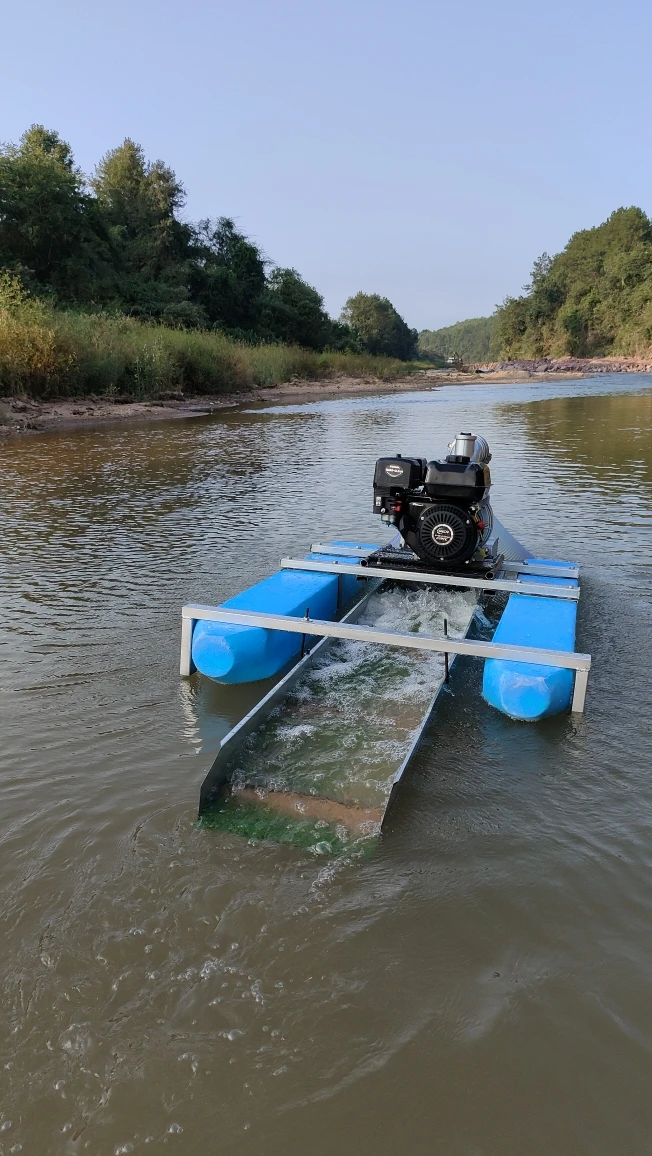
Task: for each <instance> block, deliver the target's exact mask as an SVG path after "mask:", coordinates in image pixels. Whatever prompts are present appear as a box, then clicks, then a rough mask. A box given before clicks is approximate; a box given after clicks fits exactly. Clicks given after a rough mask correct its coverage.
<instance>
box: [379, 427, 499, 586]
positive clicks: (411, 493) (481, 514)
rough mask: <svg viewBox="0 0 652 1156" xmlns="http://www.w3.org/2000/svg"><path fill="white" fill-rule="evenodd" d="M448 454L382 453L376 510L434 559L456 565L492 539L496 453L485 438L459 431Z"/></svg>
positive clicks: (421, 552) (434, 562)
mask: <svg viewBox="0 0 652 1156" xmlns="http://www.w3.org/2000/svg"><path fill="white" fill-rule="evenodd" d="M476 442H479V443H481V444H480V445H479V446H478V450H479V452H478V454H477V456H478V457H482V459H483V460H482V461H477V460H476V461H474V460H472V459H471V457H470V456H468V454H467V453H466V452H465V453H456V452H453V453H450V454H449V455H448V456H447V457H446V458H445V459H443V460H433V461H426V460H425V459H424V458H417V457H403V456H402V455H401V454H396V455H395V456H394V457H386V458H379V460H378V461H377V463H376V469H375V471H374V512H375V513H377V514H380V516H381V517H382V519H383V521H385V522H386V523H387V524H388V525H393V526H396V527H397V528H398V530H399V531H400V533H401V535H402V537H403V539H404V541H405V543H406V544H407V545H408V546H409V547H410V548H411V549H412V550H414V552H415V554H417V556H418V557H419V558H421V559H422V560H423V561H424V562H426V563H428V564H430V565H437V566H441V567H442V568H444V569H445V568H446V567H455V566H460V565H464V564H465V563H467V562H469V561H470V559H471V558H473V555H474V554H476V552H477V551H478V550H479V549H480V547H481V546H482V545H483V544H484V543H485V542H486V541H487V539H488V538H489V535H490V533H491V529H492V525H493V514H492V511H491V506H490V504H489V490H490V487H491V474H490V472H489V466H488V464H487V462H488V460H489V458H490V457H491V454H489V447H488V446H487V444H486V442H485V441H484V439H483V438H476V437H475V435H473V434H459V435H458V437H457V438H456V440H455V443H454V444H452V445H451V447H450V448H451V449H452V450H457V449H458V448H463V449H464V450H465V451H466V450H469V449H470V450H471V451H473V452H474V451H475V443H476Z"/></svg>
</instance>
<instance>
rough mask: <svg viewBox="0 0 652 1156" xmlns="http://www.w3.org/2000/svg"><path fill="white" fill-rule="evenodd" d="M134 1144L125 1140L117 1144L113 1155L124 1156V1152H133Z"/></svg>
mask: <svg viewBox="0 0 652 1156" xmlns="http://www.w3.org/2000/svg"><path fill="white" fill-rule="evenodd" d="M133 1150H134V1146H133V1144H130V1143H129V1142H127V1143H126V1144H118V1147H117V1148H116V1150H115V1156H124V1154H125V1153H126V1152H133Z"/></svg>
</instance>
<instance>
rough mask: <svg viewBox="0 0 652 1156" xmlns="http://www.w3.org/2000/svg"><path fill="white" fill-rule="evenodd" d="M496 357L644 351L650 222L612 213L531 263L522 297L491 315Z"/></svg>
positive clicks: (651, 316)
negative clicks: (551, 254)
mask: <svg viewBox="0 0 652 1156" xmlns="http://www.w3.org/2000/svg"><path fill="white" fill-rule="evenodd" d="M492 346H493V349H494V351H495V354H496V356H497V357H502V358H519V357H523V358H531V357H542V356H544V357H562V356H564V355H566V354H571V355H574V356H577V357H591V356H593V357H596V356H601V355H604V354H607V353H612V354H617V353H620V354H632V355H640V354H644V353H645V352H646V351H647V350H649V349H650V347H651V346H652V222H651V221H650V220H649V218H648V217H647V216H646V215H645V213H644V212H643V211H642V210H641V209H637V208H629V209H617V210H616V212H615V213H612V215H611V216H610V217H609V219H608V220H607V221H605V222H604V224H602V225H598V226H597V227H596V228H594V229H583V230H582V231H581V232H579V233H575V234H574V235H573V236H572V237H571V239H570V241H569V242H568V244H567V246H566V248H565V249H564V250H563V251H562V252H561V253H559V254H558V255H557V256H556V257H552V258H551V257H549V256H548V255H547V254H546V253H544V254H543V256H542V257H540V258H539V260H538V261H536V262H535V265H534V269H533V270H532V278H531V283H530V284H529V285H528V286H526V289H525V293H524V295H523V296H522V297H508V298H507V299H506V300H505V302H504V303H503V305H502V306H501V307H500V308H499V309H498V310H497V312H496V314H495V329H494V337H493V342H492Z"/></svg>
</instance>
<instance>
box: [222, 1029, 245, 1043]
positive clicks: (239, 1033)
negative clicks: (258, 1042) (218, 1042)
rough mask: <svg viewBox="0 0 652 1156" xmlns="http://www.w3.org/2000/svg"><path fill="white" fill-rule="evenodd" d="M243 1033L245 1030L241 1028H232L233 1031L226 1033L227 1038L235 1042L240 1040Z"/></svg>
mask: <svg viewBox="0 0 652 1156" xmlns="http://www.w3.org/2000/svg"><path fill="white" fill-rule="evenodd" d="M243 1035H244V1032H242V1031H240V1028H231V1031H230V1032H227V1033H226V1038H227V1040H230V1041H231V1043H233V1041H234V1040H238V1039H239V1038H240V1036H243Z"/></svg>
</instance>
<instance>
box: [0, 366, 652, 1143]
mask: <svg viewBox="0 0 652 1156" xmlns="http://www.w3.org/2000/svg"><path fill="white" fill-rule="evenodd" d="M651 425H652V378H650V377H643V376H639V377H636V376H628V377H605V378H600V379H597V380H595V381H590V380H574V381H565V382H564V381H560V382H551V383H550V384H545V385H541V384H537V385H505V386H496V385H478V386H477V387H476V386H452V387H450V386H449V387H444V388H438V389H436V390H433V391H429V392H415V393H408V394H399V395H396V394H386V395H381V396H377V397H357V396H356V397H354V398H350V399H348V398H338V399H337V400H324V401H310V402H306V403H305V404H287V405H278V406H275V407H270V406H268V407H266V408H265V407H261V408H256V407H253V406H252V407H251V408H249V409H246V408H245V409H241V410H239V411H224V412H222V413H220V414H218V415H215V416H213V417H210V418H206V419H203V418H201V419H193V420H192V421H187V422H161V423H160V424H150V425H145V424H141V425H132V426H127V425H125V426H115V427H111V428H106V427H105V428H98V429H91V428H86V429H78V430H74V431H61V432H58V433H50V434H47V435H35V436H32V437H29V438H25V439H23V440H15V441H9V442H7V443H5V444H4V445H3V446H2V448H1V450H0V454H1V457H0V481H1V485H2V500H1V504H0V531H1V539H0V589H1V591H2V598H1V600H0V601H1V612H0V613H1V618H0V657H1V664H0V734H1V736H2V743H1V751H0V767H1V776H0V806H1V811H2V828H1V835H0V863H1V872H0V894H1V902H2V911H3V916H4V926H5V929H6V930H5V935H4V949H3V952H2V957H1V961H0V968H1V972H0V977H1V982H2V991H3V995H2V1024H3V1044H2V1052H3V1054H2V1058H1V1065H2V1066H1V1067H0V1071H1V1072H2V1077H3V1079H2V1085H3V1093H2V1099H1V1103H0V1154H1V1156H5V1154H8V1153H16V1152H23V1153H25V1154H26V1156H28V1154H29V1156H32V1154H33V1156H50V1154H53V1156H59V1154H61V1156H78V1154H82V1153H89V1154H91V1156H114V1154H116V1156H120V1154H122V1153H128V1152H133V1153H135V1154H137V1156H139V1154H141V1153H143V1154H146V1153H156V1152H159V1151H160V1152H162V1153H167V1152H170V1153H174V1152H178V1153H180V1154H183V1156H196V1154H197V1156H199V1154H200V1153H202V1154H203V1153H209V1152H210V1153H213V1152H215V1153H220V1154H222V1153H225V1154H229V1156H230V1154H237V1156H254V1154H255V1156H262V1154H264V1156H300V1154H303V1153H309V1154H310V1156H330V1154H331V1153H333V1152H345V1153H355V1154H356V1156H394V1154H395V1153H399V1152H401V1153H402V1152H405V1153H410V1156H430V1154H431V1153H437V1154H438V1156H553V1154H554V1156H557V1154H562V1153H563V1154H564V1156H566V1154H567V1153H569V1154H572V1156H624V1154H627V1156H644V1154H647V1153H652V1108H651V1104H650V1085H651V1083H652V999H651V998H650V987H651V983H652V887H651V878H652V875H651V868H652V774H651V770H652V768H651V759H650V755H651V752H652V733H651V728H652V723H651V719H652V693H651V690H650V662H649V655H650V649H651V645H652V629H651V615H650V603H651V599H652V575H651V568H650V549H651V546H652V538H651V523H652V517H651V498H652V435H651V433H650V429H651ZM469 427H473V429H474V431H476V432H478V433H482V434H483V435H484V436H485V437H487V438H488V440H489V443H490V446H491V449H492V451H493V455H494V459H493V462H492V473H493V478H494V490H493V502H494V506H495V509H496V512H497V514H498V516H499V517H500V518H501V519H502V520H503V521H504V522H505V523H506V525H507V526H508V527H509V528H510V529H511V530H512V531H513V532H514V533H516V534H517V535H518V536H519V537H521V538H522V539H523V540H524V541H526V542H527V543H528V544H531V545H532V546H533V547H535V548H536V550H537V552H539V553H540V554H542V555H544V556H552V557H563V558H570V559H574V560H575V559H576V560H578V561H579V562H581V563H582V564H583V566H584V571H583V584H582V599H581V601H580V615H579V630H578V649H580V650H583V651H588V652H590V653H591V654H592V656H593V663H594V665H593V670H592V673H591V678H590V682H589V694H588V700H587V710H586V714H585V715H584V716H573V715H564V716H558V717H556V718H552V719H549V720H547V721H545V722H544V723H541V724H538V725H526V724H517V723H514V722H511V721H510V720H508V719H507V718H505V717H503V716H502V715H500V714H498V713H497V712H495V711H493V710H492V709H491V708H490V707H489V706H487V705H486V704H484V703H483V701H482V699H481V698H480V695H479V686H480V677H481V669H480V665H479V664H478V663H477V662H474V661H469V660H461V661H460V662H459V663H458V664H457V666H456V669H455V672H454V678H453V682H452V692H451V693H450V694H448V695H446V696H445V697H444V700H443V701H442V703H441V704H440V707H439V708H438V711H437V714H436V716H435V718H434V721H433V724H432V726H431V728H430V730H429V732H428V735H427V738H426V741H425V742H424V744H423V746H422V748H421V749H420V752H419V754H418V756H417V758H416V760H415V762H414V763H413V765H412V767H411V769H410V771H409V774H408V776H407V779H406V782H405V785H404V787H403V790H402V794H401V796H400V798H399V800H398V803H397V806H396V808H395V810H394V811H393V813H392V816H391V819H390V822H389V824H388V829H387V832H386V834H385V835H383V838H382V840H381V842H380V845H379V847H378V850H377V852H376V854H375V855H373V856H371V857H370V858H367V859H363V860H360V859H357V860H347V859H346V858H344V859H330V858H328V857H324V856H318V855H315V854H313V853H310V852H308V851H301V850H297V849H296V848H292V847H284V846H279V845H277V844H273V843H261V842H258V843H255V842H252V843H249V842H247V841H245V840H243V839H240V838H238V837H237V836H235V835H233V834H225V833H223V832H219V831H212V830H202V829H200V828H198V827H197V825H196V821H195V820H196V812H197V802H198V791H199V785H200V782H201V780H202V778H203V776H204V774H205V772H206V770H207V768H208V766H209V765H210V763H211V760H212V756H213V754H214V752H215V749H216V745H217V743H218V741H219V738H220V736H221V735H223V734H224V733H225V732H226V731H227V730H228V729H229V728H230V726H231V725H233V723H234V722H235V721H236V720H237V719H238V718H239V717H240V716H241V715H242V714H243V713H244V711H245V709H247V708H249V707H250V706H251V705H252V704H253V702H254V701H256V699H257V697H258V688H256V687H244V688H243V687H240V688H238V687H233V688H220V687H218V686H217V685H212V684H207V683H205V682H204V683H202V682H201V680H200V679H199V678H194V679H193V680H191V681H190V682H181V681H180V680H179V677H178V647H179V631H180V614H179V611H180V607H181V605H182V603H183V602H184V601H200V602H219V601H220V600H222V599H223V598H224V597H227V596H229V595H231V594H234V593H236V592H237V591H238V590H240V589H241V588H242V587H243V586H245V585H249V584H250V583H252V582H253V581H255V580H257V579H259V578H262V577H264V576H265V575H266V574H268V573H270V572H271V571H272V570H274V569H276V568H277V564H278V560H279V558H280V557H281V555H283V554H287V553H296V552H299V551H304V550H305V548H306V547H307V546H308V545H309V544H310V542H311V541H312V540H314V539H315V538H319V539H321V540H325V539H328V538H329V537H332V536H355V537H362V538H365V537H367V538H368V539H369V536H371V537H370V539H369V540H372V541H373V540H374V538H376V539H377V538H378V535H379V532H380V526H379V520H377V519H376V518H374V516H373V515H372V514H371V512H370V511H371V480H372V472H373V463H374V460H375V458H376V457H377V456H378V455H380V454H381V453H385V452H389V453H393V452H395V451H401V452H404V453H415V452H416V453H418V454H420V455H424V456H429V457H433V456H439V455H440V454H441V452H442V451H443V450H444V447H445V444H446V442H447V441H448V440H449V439H450V437H451V436H452V435H453V434H455V432H456V431H457V430H458V428H462V429H465V428H469Z"/></svg>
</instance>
